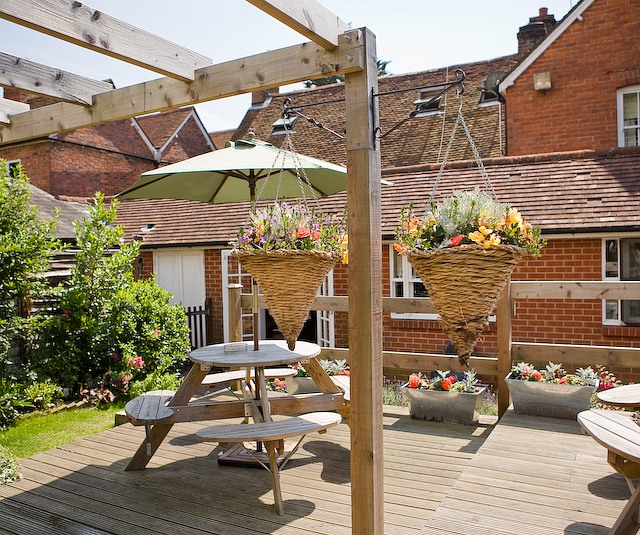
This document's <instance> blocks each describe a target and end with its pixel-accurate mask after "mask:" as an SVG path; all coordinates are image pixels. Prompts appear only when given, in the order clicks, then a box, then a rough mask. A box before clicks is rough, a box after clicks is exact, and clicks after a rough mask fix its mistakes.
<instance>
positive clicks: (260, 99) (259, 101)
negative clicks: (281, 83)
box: [251, 87, 280, 106]
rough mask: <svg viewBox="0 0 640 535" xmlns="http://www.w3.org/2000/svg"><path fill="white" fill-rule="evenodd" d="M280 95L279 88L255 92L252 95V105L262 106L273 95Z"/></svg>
mask: <svg viewBox="0 0 640 535" xmlns="http://www.w3.org/2000/svg"><path fill="white" fill-rule="evenodd" d="M278 93H280V88H279V87H274V88H272V89H264V90H262V91H254V92H253V93H251V105H252V106H262V105H263V104H264V103H265V102H267V101H268V100H269V99H270V98H271V97H272V96H273V95H277V94H278Z"/></svg>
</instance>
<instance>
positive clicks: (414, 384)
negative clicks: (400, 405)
mask: <svg viewBox="0 0 640 535" xmlns="http://www.w3.org/2000/svg"><path fill="white" fill-rule="evenodd" d="M419 386H420V377H418V376H417V375H415V374H411V375H410V376H409V388H418V387H419Z"/></svg>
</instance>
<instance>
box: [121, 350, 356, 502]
mask: <svg viewBox="0 0 640 535" xmlns="http://www.w3.org/2000/svg"><path fill="white" fill-rule="evenodd" d="M319 354H320V347H319V346H318V345H317V344H312V343H309V342H300V341H299V342H297V343H296V346H295V348H294V350H293V351H290V350H289V349H288V348H287V345H286V342H285V341H283V340H262V341H260V342H259V344H258V349H257V350H254V349H253V348H252V346H249V345H248V344H243V343H232V344H214V345H210V346H206V347H202V348H199V349H196V350H194V351H192V352H191V354H190V355H189V358H190V360H191V361H192V362H193V365H192V367H191V370H190V371H189V373H188V374H187V376H186V377H185V379H184V381H183V382H182V385H181V386H180V388H179V389H178V390H177V391H176V392H172V391H155V392H149V393H147V394H144V395H142V396H139V397H138V398H135V399H134V400H131V401H130V402H129V403H127V405H126V407H125V412H126V413H127V416H128V418H129V420H130V421H131V422H132V423H133V424H134V425H144V426H145V440H144V441H143V443H142V444H141V445H140V447H139V448H138V450H137V451H136V453H135V454H134V456H133V457H132V459H131V461H130V462H129V464H128V466H127V467H126V470H140V469H143V468H145V466H146V465H147V464H148V462H149V461H150V460H151V458H152V457H153V454H154V453H155V451H156V450H157V449H158V447H159V446H160V444H161V443H162V441H163V440H164V438H165V437H166V436H167V434H168V433H169V431H170V430H171V427H172V426H173V424H174V423H177V422H191V421H202V420H221V419H225V418H237V417H245V422H247V421H248V420H249V419H251V420H252V422H253V423H244V424H226V425H217V426H214V427H211V428H207V429H203V430H202V431H200V432H199V433H198V436H199V437H200V438H201V439H202V440H207V441H215V442H219V443H221V444H223V445H225V446H226V445H229V444H232V446H231V447H229V448H228V449H227V451H225V452H224V453H223V454H222V455H221V456H220V459H219V462H220V463H221V464H247V463H257V464H259V465H262V466H263V467H265V468H267V469H268V470H269V471H270V472H271V475H272V482H273V489H274V497H275V503H276V506H277V509H278V512H279V513H280V514H283V513H284V507H283V505H282V497H281V493H280V483H279V470H280V469H281V468H282V467H283V466H284V464H286V462H287V460H288V459H289V458H290V457H291V455H293V453H294V452H295V450H296V449H297V446H298V444H299V443H300V440H301V439H302V438H303V437H304V435H306V434H307V433H310V432H312V431H318V432H324V431H325V430H326V429H327V428H328V427H330V426H332V425H336V424H337V423H339V422H340V421H341V419H342V417H341V415H340V414H338V413H343V414H345V415H348V399H346V398H348V395H346V396H345V392H344V389H343V388H340V386H338V385H337V384H336V383H334V381H333V380H332V379H331V377H330V376H329V375H327V373H326V372H325V371H324V369H323V368H322V366H321V365H320V363H319V362H317V359H316V357H317V356H318V355H319ZM296 362H302V363H304V366H305V369H306V370H307V372H308V373H309V375H310V376H311V377H312V378H313V379H314V381H315V382H316V384H318V386H319V388H320V390H321V391H322V393H321V394H309V395H300V396H279V397H271V396H269V394H268V390H267V378H268V377H272V376H277V375H279V373H278V371H277V370H278V369H281V370H282V375H283V376H284V377H286V376H287V375H291V372H290V369H289V368H277V367H275V366H282V365H285V364H293V363H296ZM214 367H218V368H242V369H243V371H241V372H238V371H237V370H236V371H231V372H222V373H220V374H216V373H210V372H211V370H212V368H214ZM268 367H272V368H268ZM223 374H224V376H223ZM216 375H220V376H223V379H224V381H229V380H237V379H240V378H241V377H242V376H244V380H243V381H242V395H243V399H239V400H230V401H212V400H204V401H199V400H198V399H192V398H193V396H194V394H196V392H197V390H198V389H199V388H200V387H201V386H202V385H208V386H210V385H212V384H217V383H218V381H217V379H216ZM273 415H287V416H289V417H288V418H283V419H278V420H274V419H273ZM292 415H295V416H292ZM291 437H299V440H298V443H297V444H295V445H292V444H289V443H285V439H287V438H291ZM249 441H255V442H256V446H255V448H254V447H250V446H249V444H248V442H249ZM263 444H264V446H265V448H266V452H264V451H263V447H262V446H263Z"/></svg>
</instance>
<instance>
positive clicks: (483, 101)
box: [478, 72, 507, 108]
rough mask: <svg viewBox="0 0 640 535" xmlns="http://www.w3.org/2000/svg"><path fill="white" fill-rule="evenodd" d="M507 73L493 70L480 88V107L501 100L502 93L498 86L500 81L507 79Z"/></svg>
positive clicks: (491, 104)
mask: <svg viewBox="0 0 640 535" xmlns="http://www.w3.org/2000/svg"><path fill="white" fill-rule="evenodd" d="M506 76H507V73H505V72H493V73H491V74H490V75H489V76H487V77H486V78H485V79H484V82H482V87H481V88H480V100H479V101H478V107H479V108H481V107H484V106H493V105H494V104H498V103H499V102H500V93H499V92H498V87H499V86H500V82H502V80H504V79H505V77H506Z"/></svg>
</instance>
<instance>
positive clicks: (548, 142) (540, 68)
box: [506, 0, 640, 155]
mask: <svg viewBox="0 0 640 535" xmlns="http://www.w3.org/2000/svg"><path fill="white" fill-rule="evenodd" d="M637 9H638V4H637V1H633V0H608V1H606V2H605V1H600V0H598V1H596V2H594V3H593V4H592V5H591V6H590V7H589V8H588V9H587V10H586V11H585V12H584V14H583V20H582V21H575V22H574V23H573V24H571V26H569V27H568V28H567V29H566V30H565V31H564V33H563V34H562V35H561V36H560V37H559V38H558V39H557V40H556V41H555V42H554V43H553V44H552V45H551V46H550V47H549V48H548V49H547V50H546V51H545V52H544V53H543V54H542V55H541V56H540V57H539V58H538V59H536V60H535V61H534V62H533V64H532V65H531V66H529V68H527V69H526V70H525V71H524V72H523V73H522V74H521V75H520V76H519V77H518V78H517V80H516V81H515V84H514V85H513V86H512V87H510V88H508V89H507V91H506V108H507V114H506V115H507V153H508V154H509V155H521V154H539V153H548V152H560V151H567V150H580V149H607V148H610V147H616V146H617V145H618V141H617V119H616V91H617V89H619V88H621V87H625V86H628V85H634V84H638V83H640V68H639V66H638V61H637V58H638V56H639V55H640V40H638V35H640V17H638V16H637ZM631 12H633V13H636V15H635V16H630V14H629V13H631ZM541 72H549V73H550V74H551V84H552V88H551V90H549V91H547V92H546V93H543V92H540V91H535V90H534V89H533V75H534V74H535V73H541Z"/></svg>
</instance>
